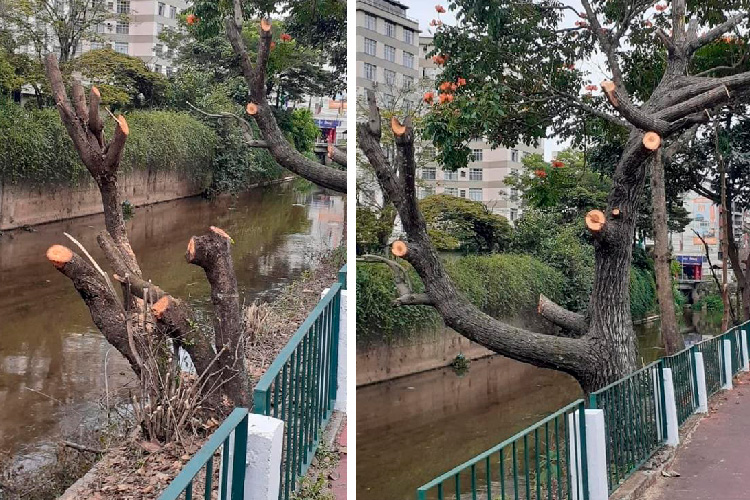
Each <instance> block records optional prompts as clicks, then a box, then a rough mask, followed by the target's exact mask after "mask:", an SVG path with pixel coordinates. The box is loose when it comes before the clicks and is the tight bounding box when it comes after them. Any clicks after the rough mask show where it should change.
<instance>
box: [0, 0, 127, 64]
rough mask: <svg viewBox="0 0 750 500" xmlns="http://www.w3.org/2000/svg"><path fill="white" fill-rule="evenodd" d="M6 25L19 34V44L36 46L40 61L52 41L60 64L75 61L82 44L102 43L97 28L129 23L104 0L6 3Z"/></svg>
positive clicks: (46, 0) (9, 0)
mask: <svg viewBox="0 0 750 500" xmlns="http://www.w3.org/2000/svg"><path fill="white" fill-rule="evenodd" d="M5 3H6V5H5V6H4V7H5V12H4V17H5V22H6V23H8V24H9V25H10V26H12V27H13V30H14V32H16V33H17V34H18V43H19V44H20V45H26V44H29V45H31V46H32V47H34V50H35V51H36V54H37V56H38V57H39V58H40V59H41V57H42V55H44V54H46V53H47V51H48V47H49V46H50V45H51V44H52V42H53V40H51V39H50V38H49V37H48V31H47V30H49V31H51V33H52V36H53V37H54V42H56V43H57V44H58V45H59V50H60V52H59V54H58V57H59V59H60V62H61V63H65V62H68V61H70V60H72V59H73V58H74V57H75V56H76V54H77V52H78V48H79V47H80V44H81V42H83V41H100V40H102V36H101V35H99V34H98V33H97V31H96V27H97V26H98V25H99V24H101V23H103V22H105V21H108V20H109V21H114V22H116V21H117V20H123V21H124V20H127V19H128V16H127V14H113V13H112V11H111V9H110V8H109V6H108V2H107V1H105V0H5Z"/></svg>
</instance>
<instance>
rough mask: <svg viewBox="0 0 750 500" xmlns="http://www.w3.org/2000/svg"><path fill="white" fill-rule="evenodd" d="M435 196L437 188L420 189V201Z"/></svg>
mask: <svg viewBox="0 0 750 500" xmlns="http://www.w3.org/2000/svg"><path fill="white" fill-rule="evenodd" d="M433 194H435V188H434V187H431V186H430V187H423V188H419V199H420V200H421V199H422V198H427V197H428V196H432V195H433Z"/></svg>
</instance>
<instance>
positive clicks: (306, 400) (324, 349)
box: [253, 268, 346, 500]
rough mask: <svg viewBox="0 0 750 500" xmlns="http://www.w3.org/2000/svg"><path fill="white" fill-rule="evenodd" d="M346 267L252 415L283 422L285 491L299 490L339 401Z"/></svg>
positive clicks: (266, 381)
mask: <svg viewBox="0 0 750 500" xmlns="http://www.w3.org/2000/svg"><path fill="white" fill-rule="evenodd" d="M345 283H346V268H342V270H341V272H340V274H339V282H338V283H334V284H333V286H331V288H330V290H329V291H328V293H326V295H325V296H324V297H323V299H322V300H321V301H320V302H319V303H318V305H317V306H316V307H315V309H314V310H313V311H312V313H310V315H309V316H308V317H307V319H306V320H305V322H304V323H302V325H301V326H300V327H299V329H298V330H297V332H296V333H295V334H294V336H293V337H292V338H291V339H290V341H289V343H288V344H287V345H286V346H285V347H284V349H283V350H282V351H281V353H279V355H278V356H277V358H276V359H275V360H274V362H273V363H272V364H271V366H270V367H269V368H268V370H267V371H266V373H265V374H264V375H263V376H262V377H261V379H260V380H259V381H258V384H257V385H256V387H255V391H254V393H253V412H254V413H259V414H262V415H268V416H272V417H275V418H278V419H281V420H283V421H284V432H285V436H284V446H283V456H282V471H281V488H280V494H279V498H280V499H283V500H286V499H288V498H290V496H291V494H292V493H293V492H294V491H295V489H296V486H297V480H298V479H299V478H300V477H302V476H304V474H305V472H306V471H307V468H308V467H309V465H310V462H311V461H312V459H313V457H314V456H315V450H316V449H317V447H318V442H319V440H320V436H321V433H322V432H323V429H324V428H325V426H326V424H327V423H328V419H329V418H330V416H331V413H332V412H333V406H334V402H335V400H336V389H337V386H338V384H337V380H338V378H337V373H338V345H339V307H340V302H341V290H342V289H343V287H344V284H345Z"/></svg>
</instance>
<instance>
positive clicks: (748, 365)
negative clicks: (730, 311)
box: [739, 328, 750, 372]
mask: <svg viewBox="0 0 750 500" xmlns="http://www.w3.org/2000/svg"><path fill="white" fill-rule="evenodd" d="M739 332H740V341H741V343H740V345H741V346H742V371H743V372H750V359H748V357H747V334H746V333H745V331H744V330H743V329H742V328H739Z"/></svg>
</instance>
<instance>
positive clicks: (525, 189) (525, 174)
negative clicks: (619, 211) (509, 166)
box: [506, 150, 612, 222]
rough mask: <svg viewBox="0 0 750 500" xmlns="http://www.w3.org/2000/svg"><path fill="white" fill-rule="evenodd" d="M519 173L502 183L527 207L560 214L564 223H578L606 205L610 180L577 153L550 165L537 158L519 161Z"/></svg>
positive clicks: (568, 151) (556, 160) (528, 157)
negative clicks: (549, 210) (585, 216)
mask: <svg viewBox="0 0 750 500" xmlns="http://www.w3.org/2000/svg"><path fill="white" fill-rule="evenodd" d="M523 166H524V168H523V170H521V171H520V172H519V173H518V174H516V175H514V176H510V177H508V178H507V179H506V182H507V183H508V184H509V185H511V186H514V187H517V188H518V189H519V190H520V191H521V192H522V193H523V195H522V197H523V200H524V202H526V204H527V205H529V206H531V207H533V208H538V209H545V210H547V209H551V210H552V211H553V212H557V213H561V214H562V215H563V220H564V221H565V222H572V221H577V220H579V219H582V218H583V217H584V214H585V213H586V212H588V211H589V210H593V209H600V208H601V207H603V206H606V205H607V195H608V194H609V190H610V188H611V186H612V181H611V180H610V178H609V177H608V176H606V175H604V174H601V173H598V172H595V171H593V170H592V169H591V168H590V167H587V166H586V164H585V162H584V155H583V153H581V152H579V151H571V150H567V151H563V152H562V153H560V154H559V155H558V157H557V158H556V159H555V160H553V161H552V162H550V163H547V162H545V161H544V160H543V159H542V157H541V156H540V155H529V156H527V157H526V158H524V159H523Z"/></svg>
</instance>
